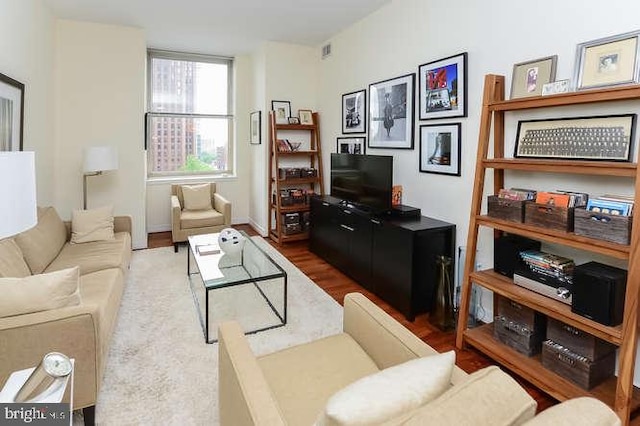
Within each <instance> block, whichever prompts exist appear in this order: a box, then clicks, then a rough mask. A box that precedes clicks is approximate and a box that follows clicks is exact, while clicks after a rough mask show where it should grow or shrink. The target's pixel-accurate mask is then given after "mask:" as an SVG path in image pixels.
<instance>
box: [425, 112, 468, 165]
mask: <svg viewBox="0 0 640 426" xmlns="http://www.w3.org/2000/svg"><path fill="white" fill-rule="evenodd" d="M461 129H462V124H461V123H451V124H424V125H422V126H420V171H421V172H423V173H436V174H441V175H453V176H460V174H461V173H460V159H461V158H462V157H461V155H460V149H461V146H462V135H461V133H462V131H461Z"/></svg>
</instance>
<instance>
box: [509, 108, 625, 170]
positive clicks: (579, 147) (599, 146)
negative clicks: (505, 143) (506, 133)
mask: <svg viewBox="0 0 640 426" xmlns="http://www.w3.org/2000/svg"><path fill="white" fill-rule="evenodd" d="M635 123H636V115H635V114H624V115H609V116H601V117H573V118H556V119H547V120H521V121H519V122H518V131H517V133H516V147H515V152H514V157H519V158H557V159H574V160H603V161H631V152H632V143H633V140H634V132H635Z"/></svg>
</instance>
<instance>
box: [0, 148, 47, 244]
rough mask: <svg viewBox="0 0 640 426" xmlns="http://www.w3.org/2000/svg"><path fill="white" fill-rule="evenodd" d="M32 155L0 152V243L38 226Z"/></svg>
mask: <svg viewBox="0 0 640 426" xmlns="http://www.w3.org/2000/svg"><path fill="white" fill-rule="evenodd" d="M36 205H37V202H36V167H35V155H34V153H33V152H24V151H22V152H17V151H8V152H6V151H5V152H0V239H2V238H6V237H10V236H12V235H15V234H19V233H20V232H22V231H26V230H27V229H29V228H32V227H34V226H35V225H36V223H38V213H37V208H36Z"/></svg>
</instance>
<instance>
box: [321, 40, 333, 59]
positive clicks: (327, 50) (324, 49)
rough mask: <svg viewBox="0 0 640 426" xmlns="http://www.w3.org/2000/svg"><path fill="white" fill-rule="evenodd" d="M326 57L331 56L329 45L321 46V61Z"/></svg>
mask: <svg viewBox="0 0 640 426" xmlns="http://www.w3.org/2000/svg"><path fill="white" fill-rule="evenodd" d="M328 56H331V43H327V44H325V45H324V46H322V59H326V58H327V57H328Z"/></svg>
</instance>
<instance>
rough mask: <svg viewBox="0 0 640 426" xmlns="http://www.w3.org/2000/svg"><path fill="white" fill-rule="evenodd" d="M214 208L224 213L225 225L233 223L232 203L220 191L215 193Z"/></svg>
mask: <svg viewBox="0 0 640 426" xmlns="http://www.w3.org/2000/svg"><path fill="white" fill-rule="evenodd" d="M213 208H214V209H215V210H216V211H218V212H220V213H222V215H223V216H224V224H225V225H231V203H230V202H229V201H227V199H226V198H224V197H223V196H222V195H220V194H218V193H215V194H213Z"/></svg>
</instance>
